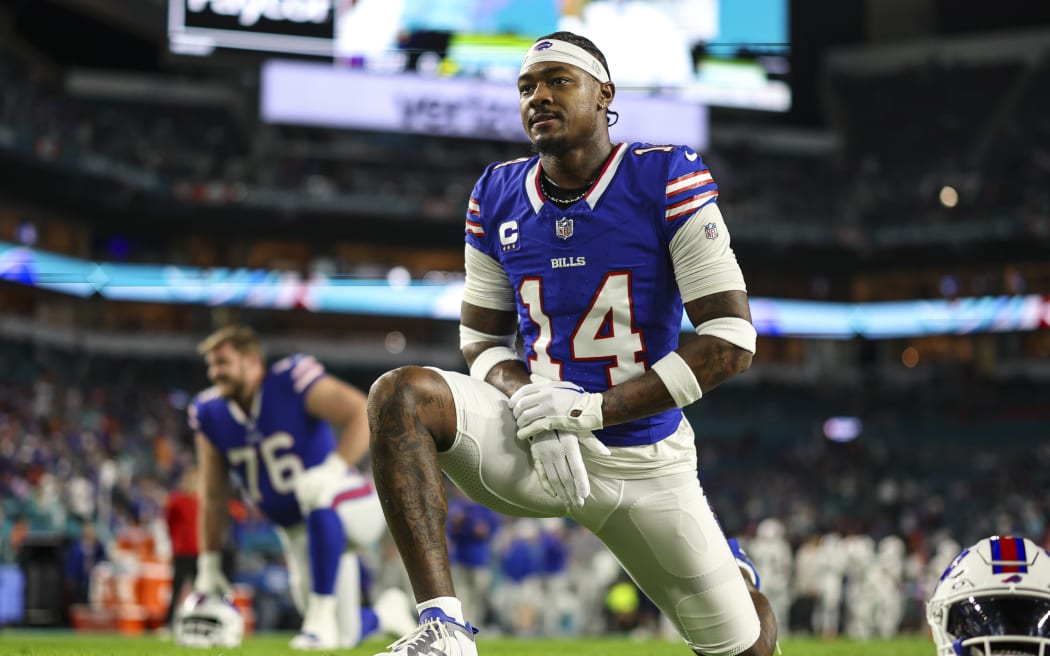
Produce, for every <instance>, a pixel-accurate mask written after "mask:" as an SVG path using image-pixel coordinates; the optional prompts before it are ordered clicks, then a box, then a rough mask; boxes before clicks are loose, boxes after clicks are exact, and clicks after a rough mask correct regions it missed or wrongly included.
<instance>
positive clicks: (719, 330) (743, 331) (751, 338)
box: [696, 317, 758, 354]
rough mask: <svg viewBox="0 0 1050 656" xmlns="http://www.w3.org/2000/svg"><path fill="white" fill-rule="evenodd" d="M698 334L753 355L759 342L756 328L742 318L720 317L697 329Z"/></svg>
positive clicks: (704, 323)
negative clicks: (719, 340)
mask: <svg viewBox="0 0 1050 656" xmlns="http://www.w3.org/2000/svg"><path fill="white" fill-rule="evenodd" d="M696 334H697V335H710V336H712V337H717V338H719V339H723V340H725V341H727V342H729V343H730V344H732V345H733V346H739V347H740V348H742V349H744V350H745V351H747V352H749V353H752V354H753V353H754V352H755V342H756V341H757V340H758V333H757V332H756V331H755V327H754V326H752V325H751V322H750V321H748V320H747V319H741V318H740V317H719V318H718V319H711V320H710V321H705V322H703V323H702V324H700V325H699V326H697V327H696Z"/></svg>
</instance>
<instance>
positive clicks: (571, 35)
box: [533, 30, 620, 125]
mask: <svg viewBox="0 0 1050 656" xmlns="http://www.w3.org/2000/svg"><path fill="white" fill-rule="evenodd" d="M545 39H554V40H555V41H564V42H566V43H571V44H572V45H574V46H576V47H578V48H583V49H584V50H586V51H587V52H588V53H590V54H592V55H594V58H595V59H597V60H598V62H599V63H600V64H601V65H602V68H604V69H605V74H606V75H608V76H609V79H610V80H611V79H612V73H610V72H609V62H608V61H606V59H605V53H603V52H602V51H601V50H600V49H599V48H598V46H596V45H594V41H591V40H590V39H588V38H587V37H585V36H580V35H579V34H576V33H575V32H566V31H564V30H562V31H559V32H551V33H550V34H546V35H544V36H541V37H540V38H538V39H536V41H534V42H533V43H539V42H540V41H543V40H545ZM605 118H606V120H607V121H609V125H613V124H615V123H616V121H618V120H619V119H620V114H619V112H617V111H616V110H613V109H609V108H608V107H606V108H605Z"/></svg>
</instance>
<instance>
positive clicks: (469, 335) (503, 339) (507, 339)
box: [459, 324, 518, 349]
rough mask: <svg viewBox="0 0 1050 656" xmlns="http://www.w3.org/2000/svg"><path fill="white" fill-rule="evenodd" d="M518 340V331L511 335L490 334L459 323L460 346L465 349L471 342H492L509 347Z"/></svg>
mask: <svg viewBox="0 0 1050 656" xmlns="http://www.w3.org/2000/svg"><path fill="white" fill-rule="evenodd" d="M517 340H518V336H517V334H516V333H511V334H509V335H490V334H488V333H483V332H481V331H480V330H474V329H473V328H470V327H468V326H464V325H463V324H459V348H460V349H464V348H466V347H467V346H470V345H471V344H477V343H478V342H492V343H493V344H502V345H503V346H506V347H507V348H514V343H515V342H516V341H517Z"/></svg>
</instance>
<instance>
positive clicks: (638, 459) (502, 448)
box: [369, 32, 776, 656]
mask: <svg viewBox="0 0 1050 656" xmlns="http://www.w3.org/2000/svg"><path fill="white" fill-rule="evenodd" d="M604 59H605V58H604V56H603V55H602V54H601V52H600V51H599V50H598V48H597V47H595V46H594V44H593V43H591V42H590V41H589V40H587V39H584V38H581V37H578V36H577V35H574V34H571V33H567V32H559V33H555V34H551V35H548V36H546V37H541V38H540V39H539V40H537V42H536V43H534V44H533V46H532V47H531V48H530V49H529V51H528V53H527V54H526V56H525V60H524V62H523V64H522V67H521V71H520V73H519V77H518V93H519V98H520V108H521V120H522V126H523V128H524V129H525V131H526V133H527V135H528V137H529V139H530V141H531V142H532V144H533V146H534V147H535V150H536V151H537V155H534V156H533V157H529V158H522V159H519V160H514V161H510V162H503V163H500V164H493V165H491V166H489V167H488V168H487V169H486V171H485V172H484V174H483V175H482V176H481V178H480V179H479V180H478V183H477V184H476V185H475V187H474V191H473V193H472V194H471V197H470V201H469V204H468V210H467V221H466V249H465V258H466V284H465V288H464V295H463V306H462V316H461V325H460V336H461V340H460V341H461V348H462V350H463V354H464V357H465V358H466V360H467V363H468V364H469V365H470V375H469V376H467V375H463V374H459V373H455V372H448V371H440V370H436V369H430V368H421V367H404V368H400V369H397V370H394V371H392V372H388V373H387V374H384V375H383V376H382V377H381V378H380V379H379V380H378V381H376V383H375V384H374V385H373V387H372V390H371V393H370V398H369V421H370V425H371V430H372V458H373V467H374V471H375V477H376V485H377V486H378V488H379V492H380V499H381V500H382V502H383V509H384V512H385V513H386V516H387V522H388V524H389V526H390V529H391V533H392V534H393V536H394V539H395V541H396V543H397V545H398V548H399V550H400V551H401V554H402V558H403V560H404V562H405V565H406V567H407V569H408V572H409V576H410V578H411V581H412V585H413V588H414V591H415V595H416V601H417V602H418V603H417V608H418V609H419V610H420V612H421V615H420V626H419V627H418V628H417V629H416V631H415V632H413V633H412V634H409V635H408V636H406V637H405V638H404V639H403V640H402V641H401V642H399V643H395V644H394V645H392V647H391V652H390V653H394V654H409V653H417V650H418V652H419V653H430V652H426V651H425V648H426V646H427V645H430V646H431V648H432V649H433V653H437V652H439V651H440V652H441V653H446V654H450V655H451V654H470V655H473V654H476V653H477V647H476V644H475V643H474V640H473V635H472V632H471V631H470V627H469V624H467V622H466V619H465V618H464V616H463V612H462V608H461V605H460V603H459V602H458V600H457V599H456V598H455V592H454V590H453V585H452V579H451V577H450V576H449V564H448V555H447V545H446V543H445V531H444V527H445V524H444V520H445V508H446V499H445V494H444V488H443V486H442V479H441V470H442V469H443V470H444V471H445V473H447V474H448V476H449V477H450V478H451V479H452V480H453V481H454V482H455V483H456V484H457V485H458V486H459V487H460V488H461V489H462V490H463V491H464V492H466V493H467V494H468V495H469V496H471V497H472V498H473V499H475V500H476V501H478V502H480V503H483V504H485V505H487V506H489V507H490V508H493V509H495V510H497V511H500V512H503V513H506V514H512V515H520V516H533V517H564V516H569V517H572V518H573V519H574V520H576V521H577V522H578V523H580V524H582V525H583V526H585V527H587V528H588V529H590V530H591V531H593V532H594V533H595V534H596V535H597V536H598V537H599V538H600V539H601V540H602V541H603V542H604V543H605V544H606V545H607V546H608V547H609V549H610V550H611V551H612V552H613V554H615V556H616V557H617V558H618V559H619V561H620V563H621V564H622V565H623V567H624V569H625V570H626V571H627V572H628V573H629V574H630V575H631V577H632V578H633V579H634V580H635V581H636V582H637V584H638V585H639V587H640V588H641V589H642V590H644V591H645V593H646V594H647V595H648V596H649V597H650V598H651V599H652V600H653V601H654V602H655V603H656V605H657V606H659V608H660V609H661V610H662V611H663V612H664V613H665V614H666V615H667V616H668V617H669V618H670V620H671V621H672V623H673V624H674V626H675V628H676V629H677V631H678V632H679V634H680V635H681V636H682V637H683V639H684V640H685V641H686V643H687V644H688V646H689V647H690V648H691V649H692V650H693V651H694V652H695V653H697V654H705V655H708V656H714V655H725V656H736V655H739V654H745V655H747V656H759V655H761V656H768V655H769V654H771V653H772V652H773V651H774V648H775V643H776V625H775V621H774V619H773V615H772V613H771V611H770V609H769V604H768V601H767V600H766V599H765V597H764V596H763V595H762V594H761V593H759V592H758V591H757V589H756V587H755V586H756V585H757V580H753V581H752V582H751V583H748V582H747V581H745V578H744V577H743V576H741V571H740V570H739V569H738V567H737V563H736V560H735V559H734V551H733V549H732V548H731V547H730V545H729V544H728V541H727V540H726V538H725V536H724V535H723V534H722V531H721V528H720V527H719V526H718V523H717V521H716V520H715V517H714V515H713V513H712V512H711V509H710V507H709V505H708V502H707V499H706V497H705V495H704V492H703V489H702V488H701V486H700V484H699V481H698V479H697V462H696V448H695V444H694V436H693V431H692V429H691V427H690V426H689V423H688V422H687V421H686V420H685V419H684V417H683V414H682V411H681V408H682V407H684V406H686V405H688V404H690V403H693V402H694V401H696V400H698V399H700V397H701V395H702V394H703V393H707V392H710V391H711V390H712V389H713V388H714V387H716V386H717V385H719V384H720V383H722V382H723V381H725V380H727V379H729V378H730V377H732V376H734V375H736V374H738V373H740V372H742V371H744V370H746V369H747V368H748V367H749V366H750V363H751V357H752V354H753V353H754V351H755V340H756V333H755V330H754V328H753V327H752V325H751V323H750V313H749V308H748V301H747V294H746V288H745V285H744V280H743V276H742V274H741V272H740V267H739V265H738V264H737V261H736V257H735V255H734V254H733V251H732V249H731V248H730V245H729V232H728V230H727V228H726V224H725V222H724V221H723V219H722V216H721V213H720V211H719V209H718V204H717V202H716V200H717V196H718V187H717V185H716V184H715V181H714V179H713V177H712V175H711V173H710V171H708V169H707V167H706V166H705V164H704V162H703V161H702V160H701V158H700V157H699V155H698V154H697V153H696V152H694V151H693V150H691V149H689V148H688V147H685V146H664V145H651V144H642V143H634V144H626V143H613V142H612V141H611V139H610V137H609V114H610V109H609V106H610V104H611V103H612V102H613V99H614V96H615V86H614V85H613V83H612V82H611V81H610V78H609V72H608V66H607V64H606V63H605V61H604ZM683 307H684V310H685V311H686V313H687V314H688V316H689V318H690V320H691V321H692V323H693V325H694V326H696V333H697V334H695V335H690V336H688V337H689V338H688V339H687V338H682V339H681V340H680V333H681V320H682V312H683ZM518 334H520V337H521V339H522V342H523V344H524V357H522V356H521V355H519V354H518V353H517V352H516V351H515V348H514V347H515V344H516V339H517V336H518ZM530 374H531V379H530Z"/></svg>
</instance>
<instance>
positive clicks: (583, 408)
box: [510, 374, 603, 440]
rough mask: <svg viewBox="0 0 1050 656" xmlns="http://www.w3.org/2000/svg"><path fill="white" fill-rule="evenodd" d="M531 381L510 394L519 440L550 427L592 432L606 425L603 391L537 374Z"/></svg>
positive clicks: (572, 431)
mask: <svg viewBox="0 0 1050 656" xmlns="http://www.w3.org/2000/svg"><path fill="white" fill-rule="evenodd" d="M531 380H532V382H531V383H529V384H528V385H524V386H522V387H521V388H520V389H518V391H517V392H514V395H513V396H511V397H510V409H511V411H512V412H513V413H514V419H515V421H517V422H518V439H522V440H524V439H527V438H530V437H533V436H535V435H539V434H540V433H543V432H546V431H550V430H558V431H562V432H569V433H585V432H586V433H589V432H591V431H595V430H598V429H599V428H601V427H602V425H603V423H602V422H603V420H602V395H601V394H592V393H590V392H587V391H585V390H584V389H583V388H582V387H580V386H579V385H577V384H576V383H573V382H570V381H567V380H547V379H545V378H543V377H541V376H537V375H535V374H533V375H532V376H531Z"/></svg>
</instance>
